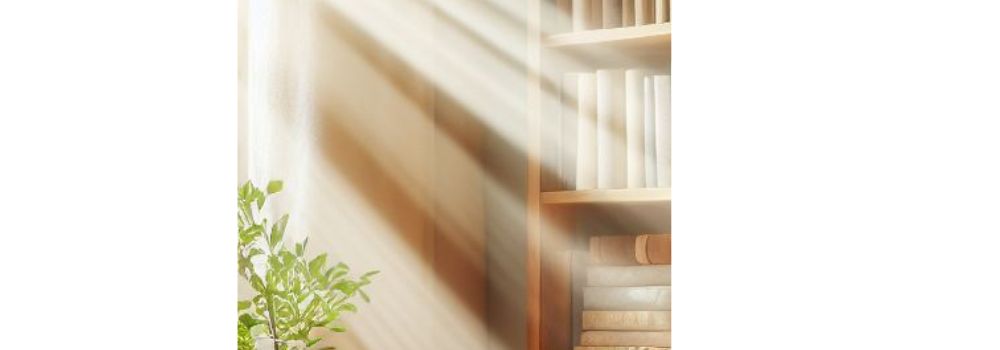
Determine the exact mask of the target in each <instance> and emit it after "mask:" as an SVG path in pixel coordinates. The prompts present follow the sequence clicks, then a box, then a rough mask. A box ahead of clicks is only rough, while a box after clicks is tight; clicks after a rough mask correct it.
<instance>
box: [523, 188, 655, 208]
mask: <svg viewBox="0 0 1000 350" xmlns="http://www.w3.org/2000/svg"><path fill="white" fill-rule="evenodd" d="M669 201H670V189H669V188H641V189H621V190H584V191H556V192H542V203H544V204H589V203H595V204H599V203H649V202H669Z"/></svg>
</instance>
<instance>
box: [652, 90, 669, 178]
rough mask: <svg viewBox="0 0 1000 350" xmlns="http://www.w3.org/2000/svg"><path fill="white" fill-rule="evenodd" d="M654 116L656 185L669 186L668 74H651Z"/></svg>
mask: <svg viewBox="0 0 1000 350" xmlns="http://www.w3.org/2000/svg"><path fill="white" fill-rule="evenodd" d="M653 93H654V95H655V96H654V99H655V101H654V103H655V106H654V109H655V114H656V115H655V118H656V186H657V187H663V188H669V187H670V76H669V75H656V76H653Z"/></svg>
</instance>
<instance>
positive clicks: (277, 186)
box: [267, 180, 285, 194]
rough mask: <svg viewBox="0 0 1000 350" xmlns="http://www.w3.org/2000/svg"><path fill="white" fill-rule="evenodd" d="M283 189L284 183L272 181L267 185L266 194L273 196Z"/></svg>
mask: <svg viewBox="0 0 1000 350" xmlns="http://www.w3.org/2000/svg"><path fill="white" fill-rule="evenodd" d="M284 187H285V183H284V182H282V181H281V180H272V181H271V182H268V183H267V194H275V193H278V192H281V189H282V188H284Z"/></svg>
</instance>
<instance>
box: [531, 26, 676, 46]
mask: <svg viewBox="0 0 1000 350" xmlns="http://www.w3.org/2000/svg"><path fill="white" fill-rule="evenodd" d="M669 42H670V23H657V24H646V25H641V26H635V27H624V28H612V29H595V30H588V31H583V32H570V33H560V34H553V35H549V36H548V37H546V38H545V40H544V45H545V46H546V47H553V48H575V47H583V46H601V45H603V46H614V47H618V48H647V47H653V48H655V47H662V46H663V45H664V44H666V43H669Z"/></svg>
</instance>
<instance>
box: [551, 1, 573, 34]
mask: <svg viewBox="0 0 1000 350" xmlns="http://www.w3.org/2000/svg"><path fill="white" fill-rule="evenodd" d="M573 1H574V0H556V10H557V12H556V21H555V22H556V28H555V32H556V33H565V32H570V31H573Z"/></svg>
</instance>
